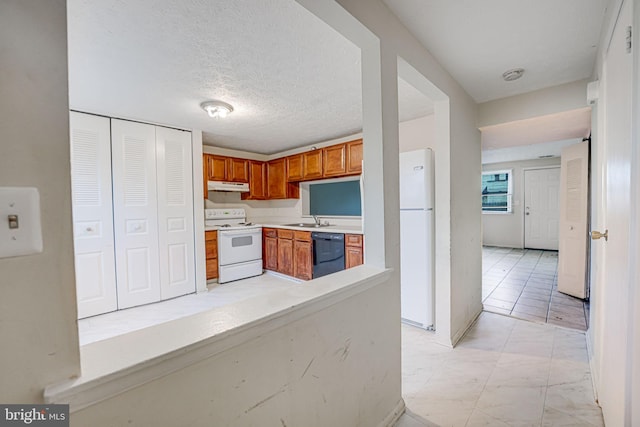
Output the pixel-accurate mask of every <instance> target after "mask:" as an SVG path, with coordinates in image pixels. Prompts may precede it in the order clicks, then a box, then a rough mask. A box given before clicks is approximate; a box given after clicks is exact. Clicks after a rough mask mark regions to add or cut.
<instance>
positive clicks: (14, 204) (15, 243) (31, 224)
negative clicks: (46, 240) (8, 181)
mask: <svg viewBox="0 0 640 427" xmlns="http://www.w3.org/2000/svg"><path fill="white" fill-rule="evenodd" d="M40 252H42V226H41V224H40V193H38V189H37V188H32V187H0V258H9V257H16V256H22V255H31V254H36V253H40Z"/></svg>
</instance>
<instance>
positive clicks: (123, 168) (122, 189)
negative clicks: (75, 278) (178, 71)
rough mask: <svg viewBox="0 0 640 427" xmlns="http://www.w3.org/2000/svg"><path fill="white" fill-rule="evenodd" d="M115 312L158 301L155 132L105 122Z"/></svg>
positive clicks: (149, 128)
mask: <svg viewBox="0 0 640 427" xmlns="http://www.w3.org/2000/svg"><path fill="white" fill-rule="evenodd" d="M111 134H112V135H111V138H112V155H113V161H112V169H113V207H114V209H113V218H114V228H115V241H116V276H117V289H118V308H120V309H122V308H127V307H133V306H136V305H141V304H146V303H150V302H155V301H159V300H160V274H159V271H160V263H159V256H158V215H157V197H156V144H155V141H156V137H155V135H156V128H155V126H153V125H148V124H143V123H135V122H128V121H124V120H116V119H112V120H111Z"/></svg>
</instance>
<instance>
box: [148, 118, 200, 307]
mask: <svg viewBox="0 0 640 427" xmlns="http://www.w3.org/2000/svg"><path fill="white" fill-rule="evenodd" d="M156 160H157V176H158V226H159V228H158V242H159V252H160V290H161V297H162V299H167V298H173V297H177V296H180V295H185V294H188V293H191V292H195V290H196V282H195V264H194V263H195V254H194V244H195V242H194V231H193V191H192V188H193V183H192V173H191V133H190V132H184V131H179V130H175V129H168V128H163V127H157V128H156Z"/></svg>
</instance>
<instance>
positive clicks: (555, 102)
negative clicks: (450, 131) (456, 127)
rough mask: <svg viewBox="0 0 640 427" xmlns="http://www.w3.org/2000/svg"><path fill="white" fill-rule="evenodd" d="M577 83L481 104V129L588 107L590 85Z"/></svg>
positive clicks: (584, 82)
mask: <svg viewBox="0 0 640 427" xmlns="http://www.w3.org/2000/svg"><path fill="white" fill-rule="evenodd" d="M589 81H590V79H584V80H578V81H575V82H571V83H565V84H563V85H559V86H553V87H549V88H545V89H540V90H536V91H533V92H529V93H525V94H522V95H514V96H509V97H507V98H502V99H497V100H495V101H488V102H483V103H482V104H478V127H479V128H481V127H485V126H492V125H498V124H502V123H509V122H513V121H516V120H523V119H530V118H533V117H539V116H545V115H548V114H554V113H559V112H562V111H571V110H575V109H578V108H584V107H587V106H588V105H587V83H589Z"/></svg>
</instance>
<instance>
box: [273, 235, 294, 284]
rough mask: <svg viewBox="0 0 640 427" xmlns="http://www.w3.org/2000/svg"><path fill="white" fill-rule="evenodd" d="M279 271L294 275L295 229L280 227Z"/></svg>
mask: <svg viewBox="0 0 640 427" xmlns="http://www.w3.org/2000/svg"><path fill="white" fill-rule="evenodd" d="M276 271H277V272H278V273H282V274H286V275H287V276H293V230H283V229H278V269H277V270H276Z"/></svg>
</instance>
